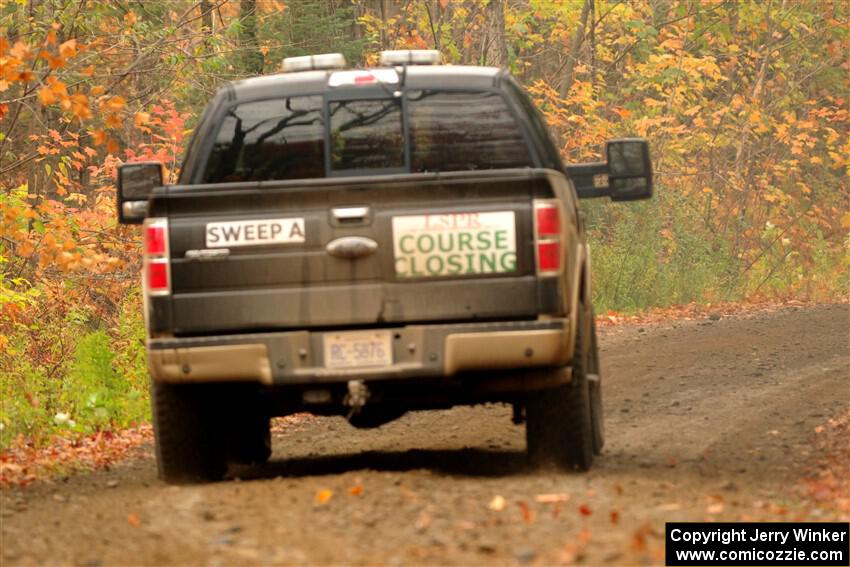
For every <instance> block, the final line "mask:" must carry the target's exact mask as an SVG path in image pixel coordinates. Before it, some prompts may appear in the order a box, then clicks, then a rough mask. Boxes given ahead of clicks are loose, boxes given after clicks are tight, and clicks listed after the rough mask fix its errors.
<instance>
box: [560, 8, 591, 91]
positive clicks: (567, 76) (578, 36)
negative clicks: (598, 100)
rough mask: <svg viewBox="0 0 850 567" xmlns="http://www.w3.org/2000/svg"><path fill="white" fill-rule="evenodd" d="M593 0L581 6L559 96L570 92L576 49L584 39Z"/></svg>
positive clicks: (576, 58)
mask: <svg viewBox="0 0 850 567" xmlns="http://www.w3.org/2000/svg"><path fill="white" fill-rule="evenodd" d="M592 2H593V0H584V6H582V8H581V18H580V19H579V23H578V27H577V28H576V32H575V34H573V43H572V45H571V46H570V55H569V59H567V68H566V70H565V71H564V82H563V83H561V91H560V94H561V98H564V97H566V96H567V95H568V94H569V93H570V89H571V88H572V86H573V81H574V80H575V76H574V75H575V68H576V63H577V62H578V50H579V49H581V44H582V42H583V41H584V30H585V28H586V27H587V17H588V16H589V15H590V5H591V3H592Z"/></svg>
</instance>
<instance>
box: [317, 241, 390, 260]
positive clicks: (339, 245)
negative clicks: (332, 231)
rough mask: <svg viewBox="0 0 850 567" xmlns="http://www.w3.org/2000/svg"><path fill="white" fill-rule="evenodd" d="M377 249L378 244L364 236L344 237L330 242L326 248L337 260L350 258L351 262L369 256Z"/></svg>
mask: <svg viewBox="0 0 850 567" xmlns="http://www.w3.org/2000/svg"><path fill="white" fill-rule="evenodd" d="M377 249H378V243H377V242H375V241H374V240H372V239H371V238H365V237H363V236H343V237H342V238H337V239H336V240H331V241H330V242H328V245H327V246H325V250H327V251H328V254H330V255H331V256H336V257H337V258H348V259H349V260H353V259H354V258H362V257H363V256H368V255H369V254H372V253H374V252H375V250H377Z"/></svg>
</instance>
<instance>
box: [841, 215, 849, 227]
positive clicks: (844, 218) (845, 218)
mask: <svg viewBox="0 0 850 567" xmlns="http://www.w3.org/2000/svg"><path fill="white" fill-rule="evenodd" d="M841 228H845V229H850V211H848V212H846V213H844V216H842V217H841Z"/></svg>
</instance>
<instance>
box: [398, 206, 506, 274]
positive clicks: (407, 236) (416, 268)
mask: <svg viewBox="0 0 850 567" xmlns="http://www.w3.org/2000/svg"><path fill="white" fill-rule="evenodd" d="M393 253H394V259H395V273H396V275H397V276H398V277H401V278H423V277H439V276H460V275H471V274H498V273H508V272H515V271H516V219H515V214H514V212H513V211H494V212H480V213H446V214H435V215H411V216H403V217H394V218H393Z"/></svg>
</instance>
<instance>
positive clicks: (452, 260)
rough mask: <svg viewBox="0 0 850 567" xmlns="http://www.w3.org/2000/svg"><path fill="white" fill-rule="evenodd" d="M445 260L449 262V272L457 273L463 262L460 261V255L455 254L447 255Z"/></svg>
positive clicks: (460, 269) (461, 268)
mask: <svg viewBox="0 0 850 567" xmlns="http://www.w3.org/2000/svg"><path fill="white" fill-rule="evenodd" d="M446 261H447V262H448V264H449V273H450V274H459V273H460V272H461V271H462V270H463V264H462V263H461V260H460V256H458V255H457V254H451V255H449V256H448V257H447V258H446Z"/></svg>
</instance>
